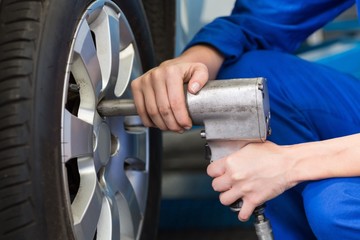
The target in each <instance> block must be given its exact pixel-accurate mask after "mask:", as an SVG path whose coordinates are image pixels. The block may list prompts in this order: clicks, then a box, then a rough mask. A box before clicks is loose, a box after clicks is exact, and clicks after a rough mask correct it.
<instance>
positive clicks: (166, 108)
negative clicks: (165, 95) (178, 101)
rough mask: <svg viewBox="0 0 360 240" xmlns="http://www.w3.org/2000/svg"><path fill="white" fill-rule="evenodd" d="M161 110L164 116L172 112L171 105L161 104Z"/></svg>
mask: <svg viewBox="0 0 360 240" xmlns="http://www.w3.org/2000/svg"><path fill="white" fill-rule="evenodd" d="M159 112H160V114H161V115H162V116H164V117H167V116H169V115H170V114H171V108H170V106H169V105H161V106H159Z"/></svg>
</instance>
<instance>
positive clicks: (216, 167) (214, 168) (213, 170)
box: [207, 158, 226, 178]
mask: <svg viewBox="0 0 360 240" xmlns="http://www.w3.org/2000/svg"><path fill="white" fill-rule="evenodd" d="M225 172H226V166H225V160H224V158H223V159H219V160H215V161H213V162H212V163H210V164H209V165H208V167H207V174H208V175H209V176H210V177H213V178H215V177H219V176H221V175H224V174H225Z"/></svg>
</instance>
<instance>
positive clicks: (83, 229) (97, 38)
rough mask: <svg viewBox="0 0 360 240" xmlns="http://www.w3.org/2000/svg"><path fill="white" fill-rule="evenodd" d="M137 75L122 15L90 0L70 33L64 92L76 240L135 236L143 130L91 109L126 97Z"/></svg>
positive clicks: (144, 156) (143, 185) (143, 175)
mask: <svg viewBox="0 0 360 240" xmlns="http://www.w3.org/2000/svg"><path fill="white" fill-rule="evenodd" d="M141 73H142V67H141V64H140V59H139V56H138V52H137V48H136V44H135V40H134V36H133V34H132V31H131V28H130V26H129V24H128V22H127V20H126V18H125V16H124V14H123V13H122V12H121V10H120V9H119V7H117V6H116V5H115V4H114V3H113V2H111V1H106V0H100V1H95V2H93V3H92V4H91V5H89V6H88V8H87V9H86V11H85V13H84V14H83V16H82V18H81V19H80V21H79V23H78V26H77V30H76V32H75V34H74V38H73V40H72V44H71V49H70V54H69V60H68V64H67V68H66V77H65V81H64V83H65V84H64V91H63V93H64V94H63V114H62V156H63V157H62V161H63V162H62V163H63V166H64V167H63V169H64V177H63V179H64V185H65V186H68V189H67V191H66V192H67V198H68V201H69V203H71V207H69V213H70V216H71V221H72V223H73V228H74V234H75V236H76V238H77V239H137V238H138V237H139V233H140V232H141V228H142V222H143V216H144V212H145V207H146V201H147V191H148V190H147V189H148V184H149V183H148V181H149V179H148V176H149V172H148V170H149V159H148V148H149V144H148V130H147V129H146V128H136V131H129V129H125V127H124V122H127V121H129V119H126V117H112V118H106V117H102V116H100V115H99V114H98V112H97V110H96V108H97V105H98V103H99V102H100V101H101V100H103V99H115V98H131V91H130V89H129V83H130V82H131V79H134V78H135V77H137V76H139V75H140V74H141ZM134 118H135V120H136V121H138V119H136V118H137V117H132V118H130V121H134V120H132V119H134ZM69 205H70V204H69Z"/></svg>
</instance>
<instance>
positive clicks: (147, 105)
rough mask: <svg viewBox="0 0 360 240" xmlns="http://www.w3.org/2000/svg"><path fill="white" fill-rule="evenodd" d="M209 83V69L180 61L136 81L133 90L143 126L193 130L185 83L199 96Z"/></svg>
mask: <svg viewBox="0 0 360 240" xmlns="http://www.w3.org/2000/svg"><path fill="white" fill-rule="evenodd" d="M208 79H209V72H208V68H207V67H206V65H204V64H202V63H193V62H182V61H180V60H179V59H176V58H175V59H172V60H168V61H165V62H163V63H162V64H161V65H160V66H158V67H156V68H153V69H151V70H149V71H148V72H146V73H145V74H144V75H142V76H140V77H139V78H137V79H135V80H134V81H133V82H132V83H131V88H132V92H133V96H134V101H135V105H136V109H137V112H138V114H139V116H140V117H141V120H142V122H143V124H144V125H145V126H146V127H158V128H160V129H161V130H171V131H176V132H179V133H182V132H184V131H185V130H189V129H190V128H191V127H192V122H191V119H190V116H189V113H188V110H187V108H186V102H185V94H184V83H189V84H188V89H187V90H188V91H189V92H190V93H192V94H196V93H197V92H198V91H199V90H200V89H201V88H202V87H203V86H204V85H205V83H206V82H207V81H208Z"/></svg>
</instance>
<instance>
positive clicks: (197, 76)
mask: <svg viewBox="0 0 360 240" xmlns="http://www.w3.org/2000/svg"><path fill="white" fill-rule="evenodd" d="M191 71H192V73H191V77H190V80H189V85H188V91H189V92H190V93H192V94H196V93H197V92H199V91H200V89H201V88H203V87H204V85H205V84H206V83H207V81H208V80H209V71H208V69H207V67H206V66H205V65H204V64H195V65H194V66H193V69H192V70H191Z"/></svg>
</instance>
